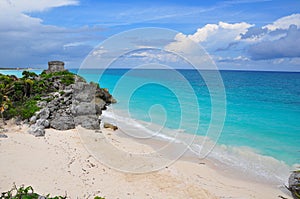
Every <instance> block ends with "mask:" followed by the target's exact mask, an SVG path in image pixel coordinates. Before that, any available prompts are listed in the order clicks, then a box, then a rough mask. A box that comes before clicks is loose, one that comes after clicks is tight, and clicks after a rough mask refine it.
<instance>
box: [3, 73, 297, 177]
mask: <svg viewBox="0 0 300 199" xmlns="http://www.w3.org/2000/svg"><path fill="white" fill-rule="evenodd" d="M71 71H72V72H74V73H77V72H78V73H79V74H80V75H81V76H83V77H85V78H86V79H87V80H88V81H94V82H99V84H100V86H101V87H105V88H108V89H109V91H110V92H111V93H113V95H114V97H115V98H116V99H117V101H118V103H117V104H115V105H113V108H114V109H118V110H120V114H121V112H122V111H123V112H127V111H129V112H130V116H131V117H132V118H134V119H137V120H141V121H144V122H154V123H156V124H158V125H163V127H166V128H168V129H174V130H178V129H180V131H181V132H183V133H187V134H193V133H196V134H197V135H202V136H204V135H206V133H207V130H208V128H209V124H210V122H211V118H212V101H211V96H212V95H214V93H213V92H212V91H209V89H208V88H207V84H206V82H205V81H204V80H203V79H202V78H201V75H199V73H198V72H197V71H196V70H177V71H176V73H174V71H171V70H170V71H168V70H139V71H138V72H135V73H130V72H129V70H127V69H109V70H107V71H105V72H103V71H100V70H92V69H85V70H80V71H77V70H71ZM149 71H151V72H149ZM0 72H1V73H9V74H12V73H13V74H16V75H17V76H20V74H21V72H19V74H17V73H18V71H4V72H3V71H0ZM36 72H40V71H36ZM206 73H207V74H209V73H210V71H206ZM99 74H102V76H101V77H100V76H99ZM178 74H180V75H181V77H180V78H179V76H177V75H178ZM220 74H221V77H222V79H223V84H224V88H225V91H226V117H225V122H224V126H223V129H222V132H221V134H220V137H219V139H218V140H217V146H216V147H215V149H214V150H213V152H212V153H211V154H210V155H209V157H211V158H213V159H216V160H218V161H219V162H221V163H222V164H224V165H228V166H231V167H233V168H234V169H240V170H241V171H242V172H246V173H251V174H252V173H253V175H254V176H257V175H259V176H262V177H266V178H268V177H270V176H271V177H270V179H271V180H275V181H285V180H286V179H285V178H286V177H287V175H288V172H289V171H290V170H291V169H292V168H293V167H295V166H297V164H299V163H300V73H291V72H252V71H221V72H220ZM118 82H120V84H119V83H118ZM137 82H138V83H137ZM143 82H146V83H143ZM135 84H137V85H138V86H137V87H133V85H135ZM186 84H188V85H189V86H185V85H186ZM212 86H213V87H214V86H215V87H216V88H217V87H220V86H222V85H220V84H219V83H218V82H216V83H215V84H214V83H213V84H212ZM194 95H195V96H196V98H195V99H196V103H195V101H193V100H189V99H190V98H191V97H195V96H194ZM220 100H221V99H220ZM216 101H217V102H218V99H216ZM186 110H187V111H186ZM198 111H199V115H198V114H197V113H198ZM121 116H122V117H124V122H126V121H128V120H127V118H126V117H127V116H125V115H122V114H121V115H120V117H121ZM216 120H217V121H218V120H220V122H221V121H222V118H218V116H216ZM195 123H197V125H199V128H194V127H195ZM195 129H196V132H193V131H195ZM212 139H215V138H212ZM194 144H196V145H197V144H199V145H201V143H194ZM198 147H201V146H198Z"/></svg>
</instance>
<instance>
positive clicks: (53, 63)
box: [46, 61, 65, 73]
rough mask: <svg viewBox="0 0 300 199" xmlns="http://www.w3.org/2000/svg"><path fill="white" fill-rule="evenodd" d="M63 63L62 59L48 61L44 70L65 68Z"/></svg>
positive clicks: (51, 71)
mask: <svg viewBox="0 0 300 199" xmlns="http://www.w3.org/2000/svg"><path fill="white" fill-rule="evenodd" d="M64 66H65V63H64V62H62V61H49V62H48V70H47V71H46V72H48V73H53V72H59V71H64V70H65V67H64Z"/></svg>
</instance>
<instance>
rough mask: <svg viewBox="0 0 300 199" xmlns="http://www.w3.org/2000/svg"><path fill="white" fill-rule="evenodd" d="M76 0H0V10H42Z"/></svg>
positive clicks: (70, 3) (73, 3) (66, 4)
mask: <svg viewBox="0 0 300 199" xmlns="http://www.w3.org/2000/svg"><path fill="white" fill-rule="evenodd" d="M78 4H79V1H78V0H30V1H20V0H2V1H1V2H0V11H1V12H3V11H5V10H10V11H11V10H14V11H16V12H34V11H44V10H46V9H49V8H55V7H61V6H69V5H78Z"/></svg>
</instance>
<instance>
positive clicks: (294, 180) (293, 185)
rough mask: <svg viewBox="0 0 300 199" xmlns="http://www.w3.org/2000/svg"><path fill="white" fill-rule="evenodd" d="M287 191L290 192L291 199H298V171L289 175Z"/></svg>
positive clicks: (299, 189) (299, 181)
mask: <svg viewBox="0 0 300 199" xmlns="http://www.w3.org/2000/svg"><path fill="white" fill-rule="evenodd" d="M289 190H290V191H291V193H292V196H293V198H296V199H297V198H299V197H298V196H299V195H300V171H294V172H293V173H292V174H291V175H290V178H289ZM297 195H298V196H297Z"/></svg>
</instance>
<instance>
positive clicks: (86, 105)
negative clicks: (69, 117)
mask: <svg viewBox="0 0 300 199" xmlns="http://www.w3.org/2000/svg"><path fill="white" fill-rule="evenodd" d="M72 113H73V114H74V115H75V116H79V115H95V114H96V107H95V104H94V103H91V102H81V103H79V104H78V105H77V106H75V107H73V110H72Z"/></svg>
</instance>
